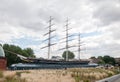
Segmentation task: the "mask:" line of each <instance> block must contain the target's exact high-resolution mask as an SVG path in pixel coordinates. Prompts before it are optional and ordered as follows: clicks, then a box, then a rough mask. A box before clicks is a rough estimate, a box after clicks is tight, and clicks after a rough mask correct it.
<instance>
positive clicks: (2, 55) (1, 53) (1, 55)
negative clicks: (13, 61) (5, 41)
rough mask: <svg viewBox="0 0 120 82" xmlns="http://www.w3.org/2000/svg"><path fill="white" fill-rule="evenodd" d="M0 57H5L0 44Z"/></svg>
mask: <svg viewBox="0 0 120 82" xmlns="http://www.w3.org/2000/svg"><path fill="white" fill-rule="evenodd" d="M0 57H5V53H4V50H3V48H2V47H1V46H0Z"/></svg>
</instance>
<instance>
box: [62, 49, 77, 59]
mask: <svg viewBox="0 0 120 82" xmlns="http://www.w3.org/2000/svg"><path fill="white" fill-rule="evenodd" d="M66 53H68V59H73V58H74V57H75V55H74V53H73V52H71V51H64V52H63V54H62V57H63V58H64V59H66Z"/></svg>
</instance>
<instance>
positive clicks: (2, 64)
mask: <svg viewBox="0 0 120 82" xmlns="http://www.w3.org/2000/svg"><path fill="white" fill-rule="evenodd" d="M6 64H7V60H6V58H5V53H4V50H3V48H2V47H1V46H0V70H5V69H6Z"/></svg>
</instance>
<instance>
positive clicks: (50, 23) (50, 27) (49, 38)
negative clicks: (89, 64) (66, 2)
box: [41, 16, 56, 59]
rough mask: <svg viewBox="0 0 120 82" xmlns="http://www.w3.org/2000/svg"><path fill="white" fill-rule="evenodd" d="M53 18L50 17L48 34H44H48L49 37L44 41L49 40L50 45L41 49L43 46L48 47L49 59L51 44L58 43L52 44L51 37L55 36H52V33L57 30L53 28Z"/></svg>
mask: <svg viewBox="0 0 120 82" xmlns="http://www.w3.org/2000/svg"><path fill="white" fill-rule="evenodd" d="M52 20H53V18H52V17H51V16H50V19H49V26H48V30H49V32H48V33H46V34H44V36H46V35H48V38H47V39H46V40H44V41H48V45H47V46H45V47H42V48H41V49H43V48H46V47H48V59H50V53H51V46H53V45H55V44H56V43H54V44H51V39H52V38H54V36H51V33H52V32H54V31H55V30H52V26H53V24H52Z"/></svg>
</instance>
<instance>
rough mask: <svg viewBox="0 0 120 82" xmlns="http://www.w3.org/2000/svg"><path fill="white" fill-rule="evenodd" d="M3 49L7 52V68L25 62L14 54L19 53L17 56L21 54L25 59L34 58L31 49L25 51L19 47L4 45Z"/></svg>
mask: <svg viewBox="0 0 120 82" xmlns="http://www.w3.org/2000/svg"><path fill="white" fill-rule="evenodd" d="M3 49H4V51H5V56H6V59H7V66H10V65H11V64H14V63H19V62H23V61H22V60H21V59H20V58H19V57H18V56H17V55H16V54H13V53H17V54H20V55H22V56H25V57H33V56H34V52H33V50H32V49H29V48H26V49H24V50H23V49H21V48H20V47H19V46H15V45H9V44H4V45H3ZM8 51H11V52H13V53H10V52H8ZM34 57H35V56H34Z"/></svg>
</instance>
